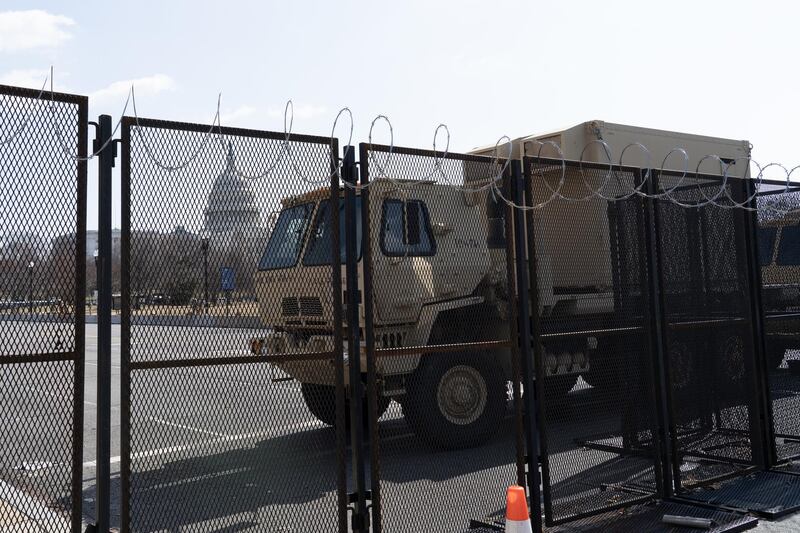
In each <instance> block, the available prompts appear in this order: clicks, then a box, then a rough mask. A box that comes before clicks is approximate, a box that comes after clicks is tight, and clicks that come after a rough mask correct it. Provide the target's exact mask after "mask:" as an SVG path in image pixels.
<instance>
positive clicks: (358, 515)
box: [342, 146, 369, 533]
mask: <svg viewBox="0 0 800 533" xmlns="http://www.w3.org/2000/svg"><path fill="white" fill-rule="evenodd" d="M357 176H358V173H357V169H356V163H355V147H353V146H346V147H345V149H344V159H343V163H342V178H343V180H344V181H345V182H346V183H347V184H349V186H345V188H344V224H345V228H344V229H345V256H346V259H347V261H346V277H347V315H346V319H347V332H348V337H347V354H348V357H347V361H348V364H349V378H350V447H351V449H352V453H353V489H354V492H352V493H351V495H350V503H352V504H353V517H352V522H351V526H352V530H353V532H354V533H366V532H368V531H369V512H368V509H367V499H368V492H367V484H366V470H365V457H364V424H363V392H364V386H363V383H362V378H361V335H360V333H361V332H360V331H359V304H360V301H361V291H360V290H359V287H358V278H359V276H358V235H357V232H356V217H357V216H358V214H357V213H356V191H355V186H356V183H357V181H356V180H357V179H358V177H357Z"/></svg>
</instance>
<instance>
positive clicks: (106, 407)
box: [94, 115, 116, 533]
mask: <svg viewBox="0 0 800 533" xmlns="http://www.w3.org/2000/svg"><path fill="white" fill-rule="evenodd" d="M112 135H113V131H112V126H111V117H110V116H109V115H100V117H99V119H98V134H97V139H96V141H95V147H94V151H97V150H99V149H100V148H101V147H103V149H102V151H101V152H100V155H99V157H98V176H97V177H98V200H99V201H98V211H97V213H98V219H97V228H98V239H97V250H96V251H95V262H96V268H97V443H96V444H97V450H96V454H97V460H96V476H95V477H96V482H95V530H96V531H98V532H103V533H105V532H107V531H109V528H110V520H109V515H110V511H111V505H110V497H109V486H110V477H111V292H112V290H111V262H112V245H111V225H112V222H111V187H112V185H111V173H112V168H113V167H114V157H115V156H116V144H115V143H113V142H111V137H112Z"/></svg>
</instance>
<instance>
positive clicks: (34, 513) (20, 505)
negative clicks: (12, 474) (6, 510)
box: [0, 479, 70, 531]
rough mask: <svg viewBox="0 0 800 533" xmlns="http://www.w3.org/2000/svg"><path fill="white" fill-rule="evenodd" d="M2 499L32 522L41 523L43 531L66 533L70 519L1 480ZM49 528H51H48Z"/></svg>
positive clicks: (0, 491) (0, 493) (0, 494)
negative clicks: (64, 532) (62, 532)
mask: <svg viewBox="0 0 800 533" xmlns="http://www.w3.org/2000/svg"><path fill="white" fill-rule="evenodd" d="M0 499H2V500H3V501H5V502H7V503H9V504H10V505H11V506H12V507H14V508H15V509H16V510H17V511H19V512H20V513H22V514H24V515H25V516H27V517H28V518H30V519H31V520H33V521H35V522H39V524H38V525H39V526H40V528H41V530H42V531H66V530H68V529H69V526H70V520H69V518H68V517H67V516H66V515H64V514H61V513H57V512H55V511H53V510H52V509H50V508H49V507H48V506H47V505H46V504H45V503H44V502H41V501H39V500H37V499H36V498H33V497H31V496H29V495H27V494H25V493H24V492H22V491H21V490H18V489H16V488H15V487H13V486H12V485H10V484H8V483H6V482H5V481H3V480H1V479H0ZM48 526H49V527H48Z"/></svg>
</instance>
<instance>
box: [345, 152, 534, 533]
mask: <svg viewBox="0 0 800 533" xmlns="http://www.w3.org/2000/svg"><path fill="white" fill-rule="evenodd" d="M360 163H361V170H362V183H364V184H365V183H369V186H368V188H366V189H364V188H362V189H361V203H362V209H363V210H364V219H365V220H366V221H367V224H366V227H365V229H364V235H365V254H364V261H363V262H362V263H363V265H362V269H363V271H364V276H363V278H364V302H363V303H364V304H365V311H366V312H365V314H363V315H362V320H363V318H364V317H365V316H366V317H369V319H368V320H367V321H366V322H365V323H364V324H363V327H365V328H366V331H365V333H366V335H365V338H366V355H367V361H366V363H367V364H366V365H365V367H366V368H368V371H369V375H368V381H369V383H368V387H367V389H368V391H369V393H368V394H370V396H371V397H370V400H371V401H372V402H373V405H374V406H375V408H376V409H375V419H373V420H372V421H371V429H372V439H373V440H372V480H373V485H372V497H373V515H372V516H373V528H374V531H380V530H385V531H422V530H426V529H429V528H433V529H436V530H437V531H459V530H463V529H465V528H466V527H467V525H468V524H469V522H470V520H471V519H477V520H487V519H488V520H489V521H492V520H495V519H497V518H498V517H499V518H502V516H503V512H504V507H505V501H504V494H505V488H506V487H507V486H508V485H510V484H513V483H522V482H523V481H524V479H523V476H524V464H523V453H522V441H521V439H522V435H523V433H522V430H521V423H522V412H521V404H520V402H518V401H517V402H514V401H510V400H511V399H512V396H515V397H517V398H518V394H519V361H518V350H517V349H516V346H515V342H516V341H515V340H514V342H512V339H516V334H515V333H514V331H513V329H514V327H515V326H514V325H515V320H516V319H515V313H514V302H513V297H510V295H513V294H514V284H513V275H511V274H510V272H513V271H512V270H511V269H512V268H513V267H512V261H511V260H510V259H509V258H510V257H512V255H511V254H510V253H509V250H510V249H512V248H511V246H512V244H513V243H512V239H511V237H510V235H511V233H510V232H509V231H508V227H509V226H508V225H509V224H510V219H511V217H510V216H508V207H507V206H506V204H504V203H503V202H502V201H501V200H500V199H499V198H498V197H497V195H493V194H492V192H491V190H490V189H489V188H488V187H489V185H490V184H491V183H492V179H493V178H494V177H496V176H497V175H498V173H500V172H501V171H502V164H498V163H493V162H492V160H491V159H489V158H483V157H478V156H467V155H460V154H447V155H444V154H441V153H434V152H431V151H425V150H415V149H404V148H396V147H395V148H393V149H390V148H389V147H386V146H376V145H367V144H362V145H361V147H360ZM506 185H507V184H506V180H500V181H499V182H497V183H496V186H497V187H501V188H502V187H505V186H506ZM465 189H468V190H465ZM469 189H471V190H469ZM365 193H366V194H365ZM507 197H510V196H507ZM514 391H516V393H515V392H514ZM443 509H445V510H446V512H442V510H443Z"/></svg>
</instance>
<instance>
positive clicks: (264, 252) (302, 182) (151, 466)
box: [122, 119, 346, 532]
mask: <svg viewBox="0 0 800 533" xmlns="http://www.w3.org/2000/svg"><path fill="white" fill-rule="evenodd" d="M122 137H123V154H122V158H123V159H122V173H123V187H122V197H123V234H122V261H123V286H122V288H123V315H122V409H123V412H122V448H123V450H122V453H123V463H122V480H123V482H122V486H123V511H122V525H123V530H124V531H165V530H169V531H175V530H181V531H209V532H210V531H221V530H233V529H235V528H239V527H242V525H243V524H247V527H250V528H256V529H259V530H264V531H336V530H344V529H345V527H346V477H345V456H344V453H345V440H344V439H345V421H344V405H345V397H344V382H343V373H342V368H343V367H342V339H341V321H342V318H341V317H342V309H341V307H342V306H341V277H340V271H339V266H338V265H339V258H340V244H339V243H340V238H339V227H340V222H339V219H340V217H339V211H340V208H339V205H337V204H338V183H337V182H338V179H337V178H336V177H335V174H334V173H333V170H334V168H335V165H336V163H335V161H336V157H337V151H338V147H337V146H336V143H335V142H334V143H332V142H331V140H330V139H328V138H320V137H310V136H301V135H293V136H292V140H291V141H289V142H287V141H285V137H284V136H283V135H282V134H276V133H268V132H258V131H248V130H235V129H228V128H222V129H214V131H213V132H212V131H210V130H209V127H208V126H194V125H187V124H175V123H169V122H162V121H156V120H145V119H139V120H136V119H125V121H124V122H123V131H122ZM332 161H334V163H332ZM332 175H333V177H331V176H332Z"/></svg>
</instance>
